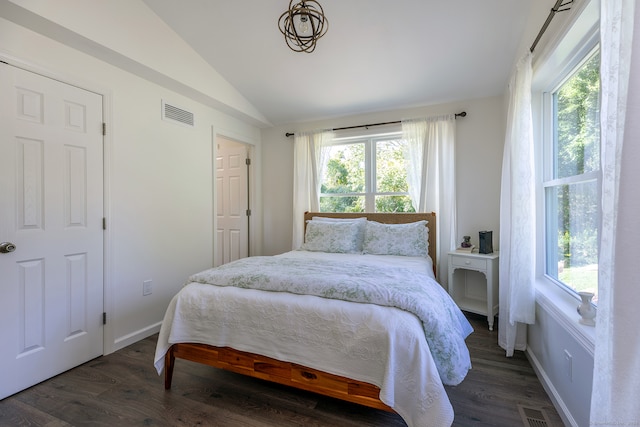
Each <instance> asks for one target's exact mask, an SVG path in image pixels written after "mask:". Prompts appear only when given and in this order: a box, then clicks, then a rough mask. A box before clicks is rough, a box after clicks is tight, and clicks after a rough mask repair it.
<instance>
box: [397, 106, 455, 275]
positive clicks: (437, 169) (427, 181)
mask: <svg viewBox="0 0 640 427" xmlns="http://www.w3.org/2000/svg"><path fill="white" fill-rule="evenodd" d="M455 132H456V124H455V115H453V114H451V115H447V116H441V117H434V118H429V119H415V120H403V121H402V137H403V138H404V139H405V140H406V141H407V143H408V150H407V172H408V174H407V175H408V178H407V181H408V185H409V195H410V197H411V201H412V202H413V207H414V209H415V210H416V212H435V213H436V229H437V236H436V238H437V241H438V242H439V245H438V248H439V250H438V252H437V254H436V259H435V260H434V262H435V263H436V266H437V269H438V270H437V272H436V274H437V275H438V278H439V280H440V282H441V283H443V284H444V285H446V284H447V283H446V277H443V276H446V275H444V274H439V271H447V269H446V268H447V252H449V251H451V250H453V249H455V248H456V235H457V222H456V182H455V179H456V178H455V177H456V170H455Z"/></svg>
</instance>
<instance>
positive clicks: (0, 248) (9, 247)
mask: <svg viewBox="0 0 640 427" xmlns="http://www.w3.org/2000/svg"><path fill="white" fill-rule="evenodd" d="M15 250H16V245H14V244H13V243H11V242H2V243H0V254H8V253H9V252H13V251H15Z"/></svg>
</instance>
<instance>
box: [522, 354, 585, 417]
mask: <svg viewBox="0 0 640 427" xmlns="http://www.w3.org/2000/svg"><path fill="white" fill-rule="evenodd" d="M525 355H526V356H527V359H528V360H529V363H530V364H531V366H532V367H533V370H534V372H535V373H536V376H537V377H538V379H539V380H540V383H541V384H542V387H543V388H544V390H545V391H546V392H547V395H549V398H550V399H551V402H552V403H553V406H554V407H555V408H556V411H558V415H560V418H562V422H563V423H564V424H565V425H568V426H572V427H580V426H579V425H578V423H577V422H576V420H575V419H574V418H573V415H571V412H570V411H569V408H567V405H565V403H564V400H562V397H561V396H560V393H558V390H557V389H556V388H555V387H554V385H553V382H551V380H550V379H549V377H548V376H547V373H546V372H545V370H544V369H543V367H542V365H541V364H540V361H539V360H538V358H537V357H536V355H535V354H534V353H533V352H532V351H531V350H530V349H527V350H526V351H525Z"/></svg>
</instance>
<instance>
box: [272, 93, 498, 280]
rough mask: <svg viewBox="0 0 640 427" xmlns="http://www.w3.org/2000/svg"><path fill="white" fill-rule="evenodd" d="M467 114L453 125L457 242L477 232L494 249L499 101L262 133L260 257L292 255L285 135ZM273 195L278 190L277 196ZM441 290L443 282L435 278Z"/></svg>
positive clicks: (289, 150) (289, 157)
mask: <svg viewBox="0 0 640 427" xmlns="http://www.w3.org/2000/svg"><path fill="white" fill-rule="evenodd" d="M461 111H466V112H467V116H466V117H464V118H458V119H456V144H457V145H456V179H457V187H458V188H457V193H458V200H457V203H458V230H459V233H458V234H459V236H458V240H460V241H462V236H463V235H470V236H472V242H474V243H475V244H477V243H478V231H481V230H493V242H494V249H495V250H497V249H498V243H499V239H500V233H499V228H498V226H499V213H500V207H499V200H500V170H501V167H502V147H503V146H504V127H505V124H504V120H505V116H506V112H505V110H504V102H503V98H502V97H493V98H483V99H474V100H466V101H461V102H456V103H450V104H443V105H433V106H426V107H421V108H412V109H406V110H398V111H390V112H381V113H372V114H365V115H359V116H352V117H340V118H337V119H333V120H324V121H318V122H312V123H297V124H290V125H285V126H277V127H274V128H270V129H263V130H262V141H263V147H264V151H263V176H262V186H263V191H264V192H265V194H266V193H267V192H268V196H265V199H264V204H263V208H264V216H263V220H264V223H263V228H264V236H263V237H264V244H263V252H264V254H266V255H274V254H278V253H282V252H285V251H288V250H291V239H292V228H291V227H292V225H291V224H292V215H293V212H292V211H293V208H292V204H293V199H292V193H293V138H291V137H289V138H287V137H285V133H286V132H295V131H302V130H314V129H323V128H334V127H343V126H354V125H362V124H367V123H381V122H388V121H396V120H401V119H408V118H419V117H431V116H437V115H442V114H450V113H458V112H461ZM276 189H277V190H276ZM440 280H441V282H444V284H446V277H441V278H440Z"/></svg>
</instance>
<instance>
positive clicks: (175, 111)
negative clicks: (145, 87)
mask: <svg viewBox="0 0 640 427" xmlns="http://www.w3.org/2000/svg"><path fill="white" fill-rule="evenodd" d="M162 120H166V121H169V122H174V123H179V124H182V125H185V126H189V127H193V126H194V120H193V113H192V112H191V111H187V110H185V109H183V108H180V107H177V106H175V105H173V104H169V103H168V102H165V101H164V100H163V101H162Z"/></svg>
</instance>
